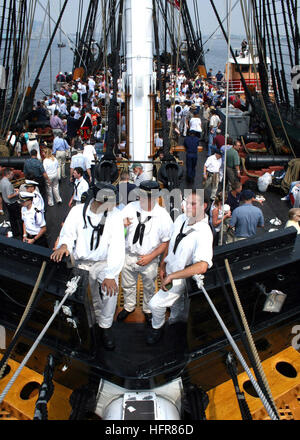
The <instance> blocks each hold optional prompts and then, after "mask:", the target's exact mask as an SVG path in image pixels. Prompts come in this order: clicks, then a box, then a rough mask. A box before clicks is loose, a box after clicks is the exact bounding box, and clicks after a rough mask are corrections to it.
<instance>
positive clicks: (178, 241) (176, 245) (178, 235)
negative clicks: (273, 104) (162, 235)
mask: <svg viewBox="0 0 300 440" xmlns="http://www.w3.org/2000/svg"><path fill="white" fill-rule="evenodd" d="M184 225H185V221H184V222H183V223H182V226H181V228H180V231H179V234H177V237H176V239H175V243H174V248H173V254H174V255H175V254H176V250H177V247H178V245H179V243H180V242H181V240H182V239H183V238H184V237H186V236H187V235H189V234H190V233H191V232H193V231H194V229H189V230H188V231H187V232H185V233H183V232H182V231H183V228H184Z"/></svg>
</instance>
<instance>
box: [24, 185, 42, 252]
mask: <svg viewBox="0 0 300 440" xmlns="http://www.w3.org/2000/svg"><path fill="white" fill-rule="evenodd" d="M33 200H34V194H33V193H31V192H28V191H20V192H19V203H20V204H21V205H22V208H21V217H22V221H23V241H24V242H26V243H29V244H36V245H39V246H46V247H47V246H48V244H47V239H46V235H45V234H46V230H47V228H46V221H45V217H44V213H43V211H40V210H38V209H37V208H36V207H35V206H34V204H33Z"/></svg>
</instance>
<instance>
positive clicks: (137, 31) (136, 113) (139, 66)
mask: <svg viewBox="0 0 300 440" xmlns="http://www.w3.org/2000/svg"><path fill="white" fill-rule="evenodd" d="M125 17H126V23H125V33H126V60H127V85H128V87H129V95H130V98H129V99H130V101H129V121H130V123H129V154H130V156H131V159H132V160H135V161H147V160H149V155H150V154H151V124H150V121H151V114H150V97H149V94H150V87H151V88H152V90H153V86H154V80H153V78H154V75H153V17H152V0H143V1H141V0H126V1H125ZM143 167H144V171H145V172H146V173H147V174H148V177H149V178H152V165H151V164H143Z"/></svg>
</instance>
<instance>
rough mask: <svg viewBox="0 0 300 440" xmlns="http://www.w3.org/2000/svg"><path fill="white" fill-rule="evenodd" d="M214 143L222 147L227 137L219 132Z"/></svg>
mask: <svg viewBox="0 0 300 440" xmlns="http://www.w3.org/2000/svg"><path fill="white" fill-rule="evenodd" d="M213 143H214V145H215V146H216V147H217V148H219V149H220V148H221V147H222V146H223V145H225V137H224V136H223V135H222V134H217V135H216V136H215V138H214V142H213Z"/></svg>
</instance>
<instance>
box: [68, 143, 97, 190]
mask: <svg viewBox="0 0 300 440" xmlns="http://www.w3.org/2000/svg"><path fill="white" fill-rule="evenodd" d="M77 149H78V151H77V154H75V155H74V156H72V158H71V163H70V181H72V179H73V171H74V169H75V168H77V167H80V168H82V169H83V172H84V178H85V179H86V180H88V181H89V183H91V182H92V173H91V163H90V161H89V159H88V158H87V157H86V156H84V155H83V145H81V144H80V145H79V146H78V147H77Z"/></svg>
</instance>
